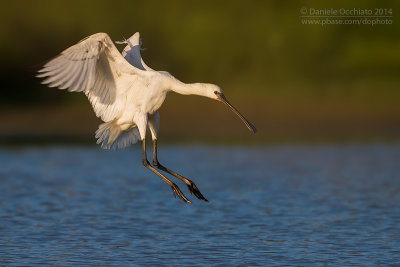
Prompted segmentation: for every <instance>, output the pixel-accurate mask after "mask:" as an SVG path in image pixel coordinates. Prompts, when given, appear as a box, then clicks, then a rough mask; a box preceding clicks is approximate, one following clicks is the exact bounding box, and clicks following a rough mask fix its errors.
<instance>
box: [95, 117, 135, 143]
mask: <svg viewBox="0 0 400 267" xmlns="http://www.w3.org/2000/svg"><path fill="white" fill-rule="evenodd" d="M96 138H97V144H100V143H101V148H103V149H121V148H125V147H127V146H130V145H132V144H135V143H136V142H137V141H138V140H140V133H139V130H138V128H137V127H136V126H135V127H133V128H130V129H128V130H122V129H121V126H120V125H118V124H117V123H115V121H110V122H106V123H102V124H100V126H99V129H97V131H96Z"/></svg>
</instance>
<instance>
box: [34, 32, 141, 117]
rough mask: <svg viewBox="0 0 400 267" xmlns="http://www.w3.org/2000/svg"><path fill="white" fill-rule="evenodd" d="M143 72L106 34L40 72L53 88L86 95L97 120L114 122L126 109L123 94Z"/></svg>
mask: <svg viewBox="0 0 400 267" xmlns="http://www.w3.org/2000/svg"><path fill="white" fill-rule="evenodd" d="M141 72H142V71H141V70H139V69H137V68H136V67H135V66H132V65H131V64H129V62H127V61H126V60H125V59H124V57H123V56H122V55H121V54H120V53H119V51H118V50H117V48H116V47H115V45H114V44H113V42H112V41H111V39H110V37H109V36H108V35H107V34H106V33H96V34H93V35H91V36H89V37H87V38H85V39H83V40H82V41H80V42H79V43H78V44H76V45H74V46H71V47H70V48H68V49H66V50H64V51H63V52H62V53H61V54H60V55H59V56H57V57H56V58H54V59H52V60H51V61H49V62H48V63H47V64H45V65H44V67H43V68H42V69H41V70H40V71H39V74H38V75H37V76H38V77H46V79H45V80H44V81H43V82H42V83H44V84H48V86H50V87H58V88H60V89H68V91H71V92H84V93H85V94H86V95H87V97H88V98H89V100H90V102H91V104H92V106H93V109H94V111H95V113H96V115H97V116H98V117H101V119H102V120H103V121H105V122H108V121H111V120H113V119H115V118H116V117H117V116H119V115H120V114H121V111H122V109H123V107H124V106H125V105H124V101H125V99H126V97H124V93H125V92H126V90H127V89H129V88H130V86H128V85H129V84H130V85H132V84H133V83H134V80H135V79H138V78H139V77H140V75H141Z"/></svg>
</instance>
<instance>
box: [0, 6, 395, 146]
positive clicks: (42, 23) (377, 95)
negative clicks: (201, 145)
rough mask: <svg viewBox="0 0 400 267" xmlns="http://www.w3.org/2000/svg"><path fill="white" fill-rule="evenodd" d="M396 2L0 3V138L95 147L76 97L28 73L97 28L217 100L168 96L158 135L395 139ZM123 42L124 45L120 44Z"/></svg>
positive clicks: (93, 124) (93, 125)
mask: <svg viewBox="0 0 400 267" xmlns="http://www.w3.org/2000/svg"><path fill="white" fill-rule="evenodd" d="M399 6H400V2H399V1H335V2H334V3H332V2H322V1H298V2H296V1H172V0H170V1H42V0H36V1H6V2H3V3H2V7H1V11H0V22H1V23H0V46H1V49H0V62H1V64H0V67H1V72H0V75H1V76H0V79H1V87H2V88H1V90H0V105H1V108H0V109H1V110H0V111H1V112H0V122H1V125H0V140H1V142H2V143H3V144H4V143H6V144H11V143H20V142H48V141H50V142H53V141H57V142H58V141H62V142H77V141H79V142H87V143H93V144H94V143H95V142H94V141H95V140H94V132H95V130H96V129H97V125H98V124H99V123H100V120H99V119H97V118H96V117H95V115H94V113H93V112H92V110H91V107H90V104H89V102H88V101H87V99H86V97H85V96H84V94H81V93H80V94H79V93H68V92H66V91H61V90H57V89H54V88H47V87H46V86H44V85H41V84H40V80H39V79H37V78H35V77H34V75H35V72H36V71H37V70H38V69H39V68H40V66H41V64H43V63H44V62H45V61H46V60H48V59H50V58H52V57H54V56H56V55H57V54H58V53H59V52H61V51H62V50H64V49H66V48H67V47H69V46H71V45H73V44H75V43H76V42H78V41H79V40H81V39H82V38H84V37H86V36H88V35H91V34H93V33H96V32H107V33H108V34H109V35H110V36H111V38H112V39H113V40H114V41H116V40H122V39H123V37H125V38H128V37H130V36H131V35H132V34H134V33H135V32H137V31H139V32H140V33H141V36H142V40H143V47H145V48H146V49H147V50H146V51H143V52H142V57H143V59H144V61H145V62H146V63H147V64H148V65H149V66H150V67H151V68H153V69H156V70H167V71H169V72H170V73H171V74H172V75H174V76H175V77H176V78H178V79H180V80H182V81H183V82H211V83H215V84H218V85H219V86H221V88H222V89H223V90H224V92H225V95H226V96H227V97H228V99H230V101H231V102H232V103H233V104H235V106H237V107H238V109H239V110H241V111H242V112H243V113H244V114H245V115H246V116H247V117H248V119H249V120H250V121H252V122H254V124H255V125H256V126H257V128H258V133H257V134H256V135H251V134H250V133H249V132H248V131H247V129H246V128H245V127H244V126H243V125H242V123H241V122H240V121H239V120H238V119H237V118H236V117H235V116H234V114H233V113H231V112H230V111H229V110H228V109H226V107H225V106H223V105H221V104H219V103H217V102H214V101H211V100H209V99H205V98H201V97H198V96H180V95H177V94H174V93H171V94H169V96H168V98H167V100H166V102H165V103H164V105H163V107H162V108H161V129H160V141H162V140H163V141H166V142H167V141H172V142H189V141H201V142H225V143H231V142H232V143H237V142H239V143H276V142H278V143H281V142H332V141H333V142H347V141H351V142H353V141H362V142H363V141H382V140H384V141H391V140H398V138H399V137H400V105H399V100H400V93H399V88H400V77H399V74H400V35H399V33H400V31H399V30H400V28H399V26H398V25H399V24H398V21H397V19H398V14H397V11H398V10H399ZM302 7H307V8H316V9H323V8H331V7H332V8H361V9H364V8H370V9H375V8H391V9H392V10H393V18H392V19H393V23H392V24H391V25H375V26H371V25H325V26H321V25H304V24H302V20H301V18H300V9H301V8H302ZM118 48H119V49H120V50H121V49H122V48H123V47H122V46H118Z"/></svg>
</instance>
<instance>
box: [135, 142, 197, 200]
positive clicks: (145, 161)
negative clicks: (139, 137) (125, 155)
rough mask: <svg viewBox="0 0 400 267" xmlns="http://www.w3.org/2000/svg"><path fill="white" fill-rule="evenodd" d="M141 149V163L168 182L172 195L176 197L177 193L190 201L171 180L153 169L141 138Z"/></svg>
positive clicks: (181, 197)
mask: <svg viewBox="0 0 400 267" xmlns="http://www.w3.org/2000/svg"><path fill="white" fill-rule="evenodd" d="M142 149H143V165H144V166H145V167H146V168H148V169H149V170H151V171H152V172H154V173H155V174H157V175H158V176H160V177H161V179H163V180H164V181H165V182H166V183H167V184H169V185H170V186H171V188H172V193H173V194H174V197H176V195H178V197H179V198H180V199H182V200H183V201H185V202H187V203H192V202H191V201H190V200H189V199H187V198H186V197H185V195H184V194H183V193H182V191H181V190H180V189H179V187H178V186H177V185H176V184H174V183H173V182H171V181H170V180H169V179H167V178H166V177H165V176H164V175H162V174H161V173H160V172H159V171H157V170H156V169H154V167H153V166H151V165H150V163H149V161H148V160H147V155H146V141H145V140H143V141H142Z"/></svg>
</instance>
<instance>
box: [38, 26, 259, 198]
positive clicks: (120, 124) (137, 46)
mask: <svg viewBox="0 0 400 267" xmlns="http://www.w3.org/2000/svg"><path fill="white" fill-rule="evenodd" d="M120 43H124V44H126V47H125V49H124V50H123V52H122V55H121V53H120V52H119V51H118V49H117V48H116V47H115V45H114V44H113V42H112V40H111V39H110V37H109V36H108V35H107V34H106V33H96V34H93V35H91V36H89V37H86V38H85V39H83V40H81V41H80V42H79V43H77V44H75V45H73V46H71V47H70V48H68V49H66V50H64V51H63V52H61V54H60V55H58V56H57V57H55V58H54V59H52V60H50V61H49V62H48V63H46V64H45V65H44V66H43V68H42V69H41V70H39V74H38V75H37V77H40V78H44V77H45V78H46V79H45V80H43V82H42V83H43V84H48V86H50V87H58V88H59V89H68V91H70V92H84V93H85V94H86V96H87V97H88V99H89V101H90V103H91V104H92V106H93V109H94V112H95V113H96V116H97V117H99V118H101V119H102V120H103V121H104V123H103V124H101V125H100V126H99V129H98V130H97V131H96V138H97V144H100V143H101V147H102V148H104V149H109V148H124V147H127V146H129V145H131V144H135V143H136V142H137V141H139V140H140V141H142V151H143V165H144V166H145V167H147V168H148V169H150V170H151V171H152V172H154V173H155V174H157V175H158V176H160V177H161V178H162V179H163V180H164V181H165V182H166V183H168V184H169V185H170V186H171V188H172V192H173V194H174V196H176V195H178V197H180V198H181V199H182V200H183V201H185V202H187V203H191V202H190V201H189V200H188V199H187V198H186V196H185V195H184V194H183V193H182V192H181V190H180V189H179V187H178V186H177V185H175V184H174V183H173V182H172V181H171V180H169V179H167V178H166V177H165V176H164V175H163V174H161V173H160V172H159V171H157V170H156V169H155V168H154V167H156V168H158V169H160V170H162V171H165V172H167V173H169V174H171V175H173V176H175V177H177V178H178V179H180V180H182V181H183V182H185V183H186V185H187V186H188V188H189V191H190V193H193V194H194V195H195V196H196V197H197V198H199V199H201V200H204V201H207V199H206V198H205V197H204V196H203V195H202V194H201V193H200V190H199V189H198V188H197V186H196V185H195V184H194V183H193V182H192V181H191V180H189V179H187V178H185V177H183V176H181V175H179V174H177V173H176V172H174V171H172V170H170V169H168V168H166V167H164V166H163V165H161V164H160V163H159V161H158V159H157V133H158V129H159V125H160V115H159V112H158V109H159V108H160V107H161V105H162V103H163V102H164V100H165V98H166V96H167V93H168V92H170V91H173V92H176V93H179V94H183V95H190V94H194V95H199V96H205V97H208V98H211V99H214V100H218V101H220V102H222V103H224V104H226V105H227V106H228V107H229V108H230V109H231V110H232V111H233V112H234V113H235V114H236V115H237V116H238V117H239V118H240V119H241V120H242V121H243V122H244V124H245V125H246V126H247V128H248V129H249V130H250V131H252V132H253V133H255V132H256V128H255V127H254V126H253V124H251V123H250V122H249V121H248V120H247V119H246V118H245V117H244V116H243V115H242V114H240V112H239V111H238V110H237V109H236V108H234V107H233V106H232V105H231V104H230V103H229V102H228V100H227V99H226V98H225V96H224V94H223V93H222V90H221V88H220V87H218V86H217V85H214V84H208V83H190V84H186V83H183V82H181V81H179V80H178V79H176V78H175V77H173V76H172V75H171V74H169V73H168V72H165V71H155V70H153V69H151V68H149V67H148V66H147V65H146V64H145V63H144V62H143V59H142V57H141V54H140V50H141V39H140V35H139V33H138V32H137V33H135V34H134V35H133V36H131V37H130V38H129V39H127V40H125V41H123V42H120ZM147 127H149V129H150V133H151V137H152V140H153V166H154V167H153V166H152V165H151V164H150V163H149V161H148V160H147V156H146V142H145V140H146V139H145V136H146V129H147Z"/></svg>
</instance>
